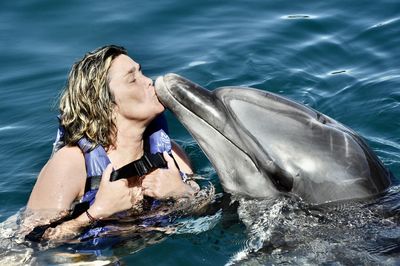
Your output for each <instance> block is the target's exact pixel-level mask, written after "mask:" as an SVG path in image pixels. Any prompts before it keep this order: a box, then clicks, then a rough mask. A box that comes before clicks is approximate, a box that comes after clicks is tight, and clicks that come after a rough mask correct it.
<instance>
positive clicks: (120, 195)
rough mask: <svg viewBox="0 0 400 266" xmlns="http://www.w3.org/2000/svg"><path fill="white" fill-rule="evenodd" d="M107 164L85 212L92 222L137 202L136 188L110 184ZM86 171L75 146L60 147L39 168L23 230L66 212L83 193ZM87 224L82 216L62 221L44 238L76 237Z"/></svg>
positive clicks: (120, 181) (81, 157)
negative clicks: (94, 197)
mask: <svg viewBox="0 0 400 266" xmlns="http://www.w3.org/2000/svg"><path fill="white" fill-rule="evenodd" d="M111 171H112V167H111V165H109V166H108V167H107V168H106V170H105V171H104V173H103V177H102V180H101V182H100V187H99V190H98V192H97V194H96V199H95V202H94V203H93V205H92V206H91V207H90V208H89V210H88V212H89V215H90V216H91V217H93V218H94V219H101V218H105V217H109V216H111V215H112V214H114V213H116V212H119V211H123V210H127V209H129V208H131V207H132V205H133V204H135V203H136V201H137V200H138V199H140V196H141V191H140V190H139V189H138V188H129V187H128V182H127V180H118V181H115V182H110V180H109V179H110V173H111ZM85 182H86V169H85V161H84V157H83V154H82V153H81V151H80V149H79V148H77V147H64V148H62V149H61V150H59V151H58V152H57V153H56V154H55V155H54V156H53V157H52V158H51V159H50V160H49V161H48V163H47V164H46V165H45V166H44V167H43V169H42V171H41V172H40V174H39V177H38V179H37V181H36V184H35V187H34V188H33V191H32V193H31V196H30V198H29V201H28V205H27V213H29V216H27V217H26V218H25V220H24V227H25V228H24V229H23V231H26V230H29V228H30V229H31V230H32V229H33V228H34V227H35V226H37V225H40V224H46V223H49V221H51V220H54V219H55V218H57V216H58V217H60V213H62V212H63V213H66V212H65V211H66V210H69V209H70V207H71V203H72V202H73V201H74V200H75V199H76V198H77V197H78V196H80V195H82V194H83V192H84V187H85ZM89 224H90V219H89V216H88V215H87V214H86V213H83V214H82V215H80V216H79V217H77V218H75V219H73V220H70V221H67V222H64V223H62V224H61V225H59V226H57V227H55V228H49V229H47V231H46V233H45V234H44V238H46V239H53V240H54V239H67V238H72V237H75V236H76V235H78V234H79V233H80V232H81V230H82V229H83V228H85V227H86V226H87V225H89Z"/></svg>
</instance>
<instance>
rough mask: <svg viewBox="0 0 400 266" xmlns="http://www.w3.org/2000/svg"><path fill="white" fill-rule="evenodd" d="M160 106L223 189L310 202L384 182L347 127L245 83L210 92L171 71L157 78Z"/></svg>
mask: <svg viewBox="0 0 400 266" xmlns="http://www.w3.org/2000/svg"><path fill="white" fill-rule="evenodd" d="M155 87H156V92H157V96H158V98H159V100H160V101H161V103H162V104H163V105H164V106H166V107H167V108H168V109H170V110H171V111H172V112H173V113H174V114H175V115H176V117H177V118H178V120H180V122H181V123H182V124H183V125H184V126H185V127H186V128H187V129H188V131H189V132H190V133H191V135H192V136H193V137H194V138H195V139H196V140H197V142H198V143H199V145H200V147H201V148H202V149H203V151H204V152H205V153H206V155H207V157H208V158H209V159H210V161H211V163H212V164H213V165H214V167H215V168H216V170H217V173H218V176H219V178H220V180H221V184H222V186H223V188H224V190H226V191H227V192H230V193H233V194H241V195H247V196H250V197H271V196H275V195H277V194H278V193H280V192H291V193H293V194H295V195H297V196H299V197H301V198H303V199H306V200H308V201H310V202H313V203H323V202H329V201H336V200H343V199H349V198H362V197H367V196H369V195H371V194H376V193H379V192H380V191H382V190H383V189H385V188H386V187H387V186H388V185H389V183H390V181H389V180H388V177H387V176H388V173H387V171H386V170H385V168H384V167H383V165H382V163H381V162H380V161H379V159H378V158H377V157H376V156H375V155H374V154H373V152H372V151H371V150H370V149H369V148H368V146H367V145H366V144H365V143H364V141H362V139H361V138H360V137H359V136H358V135H357V134H356V133H355V132H353V131H352V130H350V129H348V128H347V127H345V126H344V125H342V124H340V123H338V122H336V121H335V120H333V119H331V118H329V117H328V116H326V115H323V114H321V113H320V112H318V111H315V110H313V109H311V108H308V107H306V106H304V105H301V104H298V103H296V102H294V101H291V100H289V99H286V98H283V97H281V96H278V95H276V94H273V93H270V92H266V91H261V90H256V89H252V88H243V87H222V88H218V89H216V90H214V91H212V92H211V91H208V90H206V89H204V88H202V87H201V86H199V85H197V84H195V83H193V82H191V81H190V80H187V79H185V78H183V77H181V76H178V75H176V74H167V75H165V76H163V77H159V78H158V79H157V80H156V83H155Z"/></svg>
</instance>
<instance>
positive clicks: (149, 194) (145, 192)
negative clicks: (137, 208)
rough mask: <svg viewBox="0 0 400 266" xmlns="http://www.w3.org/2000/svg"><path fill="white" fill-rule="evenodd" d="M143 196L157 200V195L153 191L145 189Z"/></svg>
mask: <svg viewBox="0 0 400 266" xmlns="http://www.w3.org/2000/svg"><path fill="white" fill-rule="evenodd" d="M143 195H145V196H148V197H152V198H155V196H156V195H155V194H154V192H153V191H152V190H150V189H143Z"/></svg>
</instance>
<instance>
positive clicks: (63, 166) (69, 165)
mask: <svg viewBox="0 0 400 266" xmlns="http://www.w3.org/2000/svg"><path fill="white" fill-rule="evenodd" d="M85 182H86V169H85V160H84V157H83V154H82V152H81V151H80V149H79V148H78V147H63V148H62V149H61V150H59V151H58V152H57V153H55V154H54V156H53V157H52V158H51V159H50V160H49V161H48V162H47V164H46V165H45V166H44V167H43V169H42V170H41V171H40V174H39V176H38V178H37V180H36V184H35V186H34V188H33V190H32V193H31V195H30V197H29V200H28V204H27V209H28V210H32V211H34V210H54V211H56V212H60V211H62V210H67V209H69V208H70V206H71V203H72V202H73V201H74V199H76V198H77V197H78V196H79V195H80V194H83V190H84V187H85Z"/></svg>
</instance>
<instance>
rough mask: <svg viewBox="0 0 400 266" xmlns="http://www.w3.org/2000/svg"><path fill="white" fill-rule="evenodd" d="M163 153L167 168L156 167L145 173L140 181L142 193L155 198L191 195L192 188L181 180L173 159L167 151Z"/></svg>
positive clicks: (176, 197)
mask: <svg viewBox="0 0 400 266" xmlns="http://www.w3.org/2000/svg"><path fill="white" fill-rule="evenodd" d="M163 155H164V158H165V160H166V161H167V164H168V169H157V170H155V171H153V172H151V173H150V174H148V175H146V176H145V178H144V179H143V181H142V188H143V194H144V195H146V196H149V197H153V198H156V199H168V198H174V199H178V198H182V197H191V196H193V195H194V190H193V189H192V188H191V187H190V186H189V185H187V184H185V183H184V182H183V181H182V179H181V175H180V173H179V170H178V168H177V167H176V165H175V162H174V159H173V158H172V157H171V156H170V155H169V154H168V153H167V152H164V153H163Z"/></svg>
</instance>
